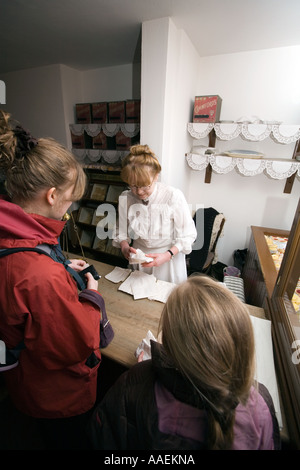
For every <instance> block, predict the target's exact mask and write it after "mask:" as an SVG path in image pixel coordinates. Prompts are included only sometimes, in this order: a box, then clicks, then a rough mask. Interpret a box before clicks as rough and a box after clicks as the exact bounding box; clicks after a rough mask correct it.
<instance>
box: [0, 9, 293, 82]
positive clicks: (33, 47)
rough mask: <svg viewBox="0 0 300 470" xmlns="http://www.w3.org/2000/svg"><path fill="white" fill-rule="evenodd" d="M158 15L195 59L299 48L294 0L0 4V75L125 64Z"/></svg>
mask: <svg viewBox="0 0 300 470" xmlns="http://www.w3.org/2000/svg"><path fill="white" fill-rule="evenodd" d="M166 16H168V17H171V18H172V19H173V21H174V23H175V24H176V26H177V27H178V28H180V29H181V28H182V29H184V30H185V31H186V33H187V35H188V36H189V38H190V39H191V41H192V43H193V44H194V46H195V47H196V49H197V50H198V52H199V55H200V56H207V55H215V54H226V53H232V52H240V51H247V50H258V49H270V48H274V47H286V46H292V45H299V44H300V21H299V20H300V0H284V1H282V0H0V73H5V72H10V71H14V70H20V69H26V68H31V67H38V66H44V65H50V64H58V63H60V64H65V65H68V66H70V67H73V68H76V69H79V70H87V69H94V68H98V67H109V66H114V65H121V64H127V63H131V62H133V61H134V58H135V56H136V51H137V49H138V45H139V36H140V30H141V23H142V22H144V21H147V20H152V19H156V18H162V17H166ZM295 60H299V57H298V58H297V57H295ZM0 78H1V77H0Z"/></svg>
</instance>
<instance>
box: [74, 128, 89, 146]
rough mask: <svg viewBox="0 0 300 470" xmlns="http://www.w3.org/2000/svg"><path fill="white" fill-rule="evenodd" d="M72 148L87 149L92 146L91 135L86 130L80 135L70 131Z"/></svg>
mask: <svg viewBox="0 0 300 470" xmlns="http://www.w3.org/2000/svg"><path fill="white" fill-rule="evenodd" d="M71 141H72V148H74V149H89V148H92V137H90V136H89V135H88V134H87V133H86V132H83V133H82V134H81V135H76V134H73V132H71Z"/></svg>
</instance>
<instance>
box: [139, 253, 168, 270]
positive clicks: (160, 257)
mask: <svg viewBox="0 0 300 470" xmlns="http://www.w3.org/2000/svg"><path fill="white" fill-rule="evenodd" d="M146 256H150V257H151V258H153V261H151V262H150V263H143V264H141V266H142V267H143V268H152V267H154V266H161V265H162V264H164V263H166V262H167V261H170V259H171V255H170V253H169V252H168V251H166V252H165V253H149V254H146Z"/></svg>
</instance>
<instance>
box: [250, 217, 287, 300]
mask: <svg viewBox="0 0 300 470" xmlns="http://www.w3.org/2000/svg"><path fill="white" fill-rule="evenodd" d="M289 233H290V232H289V231H287V230H279V229H272V228H267V227H255V226H251V239H250V245H249V252H248V255H247V260H246V264H245V267H244V269H243V279H244V284H245V297H246V302H248V303H249V304H252V305H257V306H259V307H264V306H265V300H266V297H268V298H269V299H270V298H271V297H272V294H273V291H274V287H275V283H276V280H277V276H278V271H277V270H276V267H275V264H274V261H273V259H272V256H271V253H270V250H269V248H268V245H267V242H266V239H265V235H273V236H277V237H289Z"/></svg>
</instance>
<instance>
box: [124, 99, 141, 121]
mask: <svg viewBox="0 0 300 470" xmlns="http://www.w3.org/2000/svg"><path fill="white" fill-rule="evenodd" d="M140 119H141V100H127V101H126V122H140Z"/></svg>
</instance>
